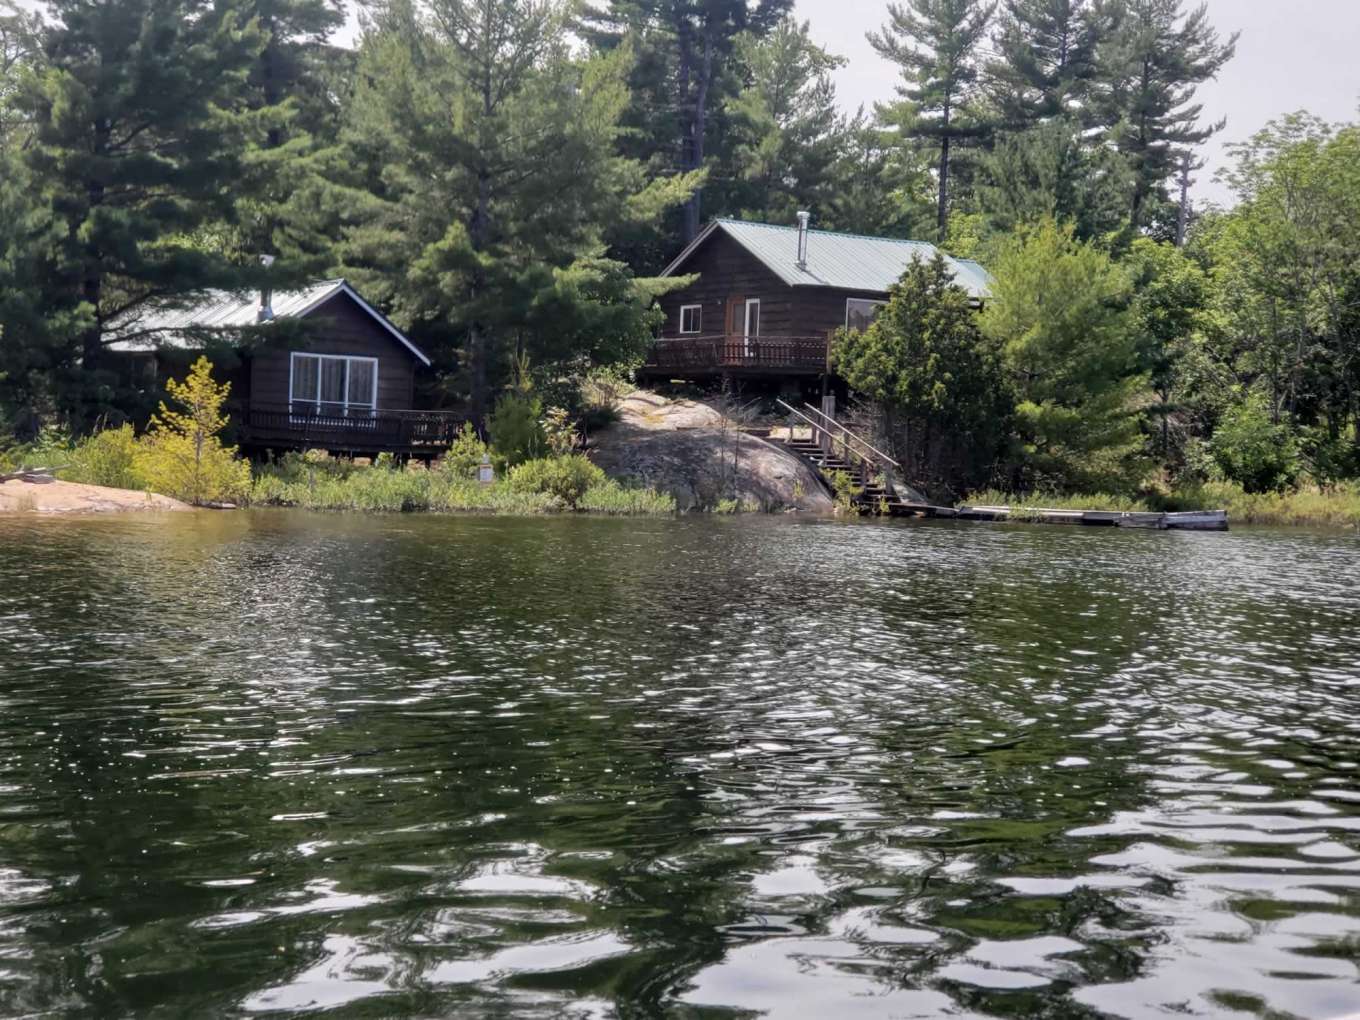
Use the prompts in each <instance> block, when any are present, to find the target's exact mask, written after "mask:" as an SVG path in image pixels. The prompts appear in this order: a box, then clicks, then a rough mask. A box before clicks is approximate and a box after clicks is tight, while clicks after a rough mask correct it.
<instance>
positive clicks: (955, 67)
mask: <svg viewBox="0 0 1360 1020" xmlns="http://www.w3.org/2000/svg"><path fill="white" fill-rule="evenodd" d="M995 10H996V4H995V3H994V2H993V3H987V2H984V0H906V3H905V4H904V5H900V4H889V5H888V15H889V21H888V23H887V24H886V25H884V26H883V28H882V30H881V31H879V32H871V33H869V36H868V38H869V42H870V44H871V45H872V46H873V47H874V49H875V50H877V51H878V52H879V54H881V55H882V56H884V57H886V58H887V59H889V60H891V61H893V63H895V64H897V65H898V66H899V67H900V68H901V69H902V77H903V84H902V85H899V86H898V92H899V94H900V95H901V96H902V97H903V98H904V99H905V100H906V101H907V103H908V104H910V109H911V112H912V113H913V114H914V116H913V118H912V120H911V122H910V126H909V127H908V128H907V130H908V132H909V134H910V136H911V137H913V138H920V139H928V140H929V141H931V142H932V143H934V144H935V145H936V146H938V153H939V163H938V169H937V185H938V197H937V201H936V223H935V225H936V230H937V232H938V236H939V237H940V239H944V238H945V237H946V236H947V235H948V232H949V205H950V176H951V173H952V172H953V166H952V162H951V160H952V158H953V153H954V148H955V145H956V143H964V142H968V141H975V140H977V139H978V138H981V137H983V136H984V135H985V134H986V133H987V131H988V126H987V123H986V119H985V117H984V114H983V111H982V104H981V103H980V101H979V96H978V94H977V87H976V86H977V82H978V76H979V65H978V49H979V45H980V44H981V42H982V41H983V38H984V37H985V35H986V31H987V25H988V22H989V21H990V20H991V17H992V14H993V12H994V11H995Z"/></svg>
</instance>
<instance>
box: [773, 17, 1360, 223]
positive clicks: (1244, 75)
mask: <svg viewBox="0 0 1360 1020" xmlns="http://www.w3.org/2000/svg"><path fill="white" fill-rule="evenodd" d="M1207 3H1208V6H1209V18H1210V20H1211V21H1212V22H1213V23H1214V26H1215V27H1216V28H1217V29H1218V30H1219V34H1220V35H1221V36H1222V37H1224V38H1225V39H1226V38H1227V37H1228V36H1229V35H1230V34H1231V33H1232V32H1234V31H1238V30H1240V31H1241V33H1242V37H1241V38H1240V39H1239V40H1238V43H1237V55H1236V56H1235V57H1234V58H1233V59H1232V60H1231V61H1229V62H1228V64H1227V66H1225V67H1224V68H1223V71H1222V73H1221V74H1220V75H1219V78H1218V80H1217V81H1211V82H1208V83H1206V84H1205V85H1204V86H1203V87H1202V88H1201V89H1200V91H1199V95H1198V97H1197V98H1198V99H1199V100H1200V101H1201V102H1203V104H1204V114H1205V120H1206V121H1216V120H1218V119H1220V118H1222V117H1227V118H1228V125H1227V127H1226V128H1224V130H1223V131H1222V132H1221V133H1220V134H1219V135H1217V136H1216V137H1215V138H1213V139H1211V140H1210V141H1209V142H1208V143H1207V144H1206V145H1205V147H1204V155H1205V156H1206V157H1207V158H1208V160H1209V165H1208V167H1206V168H1205V169H1204V170H1202V171H1200V173H1199V174H1198V178H1197V179H1198V181H1199V183H1198V185H1197V186H1196V188H1195V199H1196V201H1197V202H1204V201H1218V202H1226V201H1227V200H1228V193H1227V191H1226V189H1224V188H1223V187H1222V186H1220V185H1218V184H1215V183H1214V181H1213V173H1214V170H1216V169H1217V168H1218V167H1220V166H1222V165H1223V161H1224V159H1223V157H1224V154H1223V152H1222V146H1223V144H1224V142H1232V141H1241V140H1243V139H1245V138H1248V137H1250V136H1251V135H1252V134H1254V133H1255V132H1256V131H1257V130H1258V129H1260V128H1261V127H1262V126H1263V125H1264V124H1265V123H1266V121H1268V120H1270V119H1271V118H1273V117H1278V116H1280V115H1281V114H1284V113H1291V112H1293V111H1295V110H1299V109H1306V110H1308V111H1309V112H1310V113H1314V114H1317V115H1318V116H1319V117H1323V118H1325V119H1327V120H1331V121H1340V120H1346V121H1353V120H1356V119H1357V117H1358V116H1360V115H1357V109H1358V108H1360V0H1207ZM885 6H886V5H885V3H884V0H797V7H796V11H795V13H796V14H797V16H798V17H799V18H805V19H807V20H808V21H810V22H811V23H812V36H813V38H814V39H816V40H817V41H818V42H819V43H820V44H821V45H822V46H824V47H825V48H826V49H827V50H829V51H831V52H832V53H836V54H838V55H840V56H842V57H845V58H847V59H848V60H849V64H848V65H847V66H846V67H844V68H842V69H841V70H840V71H839V72H837V75H836V88H837V95H838V97H839V98H840V101H841V104H842V105H843V106H844V107H845V108H846V109H848V110H854V109H855V108H856V107H857V106H859V105H860V104H861V103H863V104H864V105H865V106H866V107H871V106H872V104H873V103H874V102H875V101H882V100H883V99H885V98H888V97H891V96H892V94H893V88H894V86H895V85H896V83H897V81H898V78H897V75H896V68H895V67H893V65H891V64H889V63H888V62H887V61H885V60H883V59H881V58H880V57H879V56H878V54H876V53H875V52H874V51H873V49H872V48H871V47H870V46H869V44H868V42H866V41H865V38H864V34H865V32H867V31H870V30H872V29H877V28H878V27H880V26H881V24H882V23H883V22H884V21H885V20H887V19H886V11H885ZM1191 7H1192V3H1191V2H1190V0H1187V2H1186V4H1185V9H1191Z"/></svg>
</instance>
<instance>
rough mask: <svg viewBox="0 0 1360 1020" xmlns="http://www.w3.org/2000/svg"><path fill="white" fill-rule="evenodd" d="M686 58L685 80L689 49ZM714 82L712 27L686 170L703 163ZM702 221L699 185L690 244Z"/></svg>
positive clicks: (691, 206)
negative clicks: (709, 93) (710, 96)
mask: <svg viewBox="0 0 1360 1020" xmlns="http://www.w3.org/2000/svg"><path fill="white" fill-rule="evenodd" d="M682 55H683V57H684V60H685V75H684V77H685V80H686V82H687V81H688V77H689V51H688V46H685V48H684V50H683V51H682ZM712 81H713V26H712V25H709V26H707V27H706V29H705V32H704V56H703V62H702V64H701V66H700V70H699V80H698V82H697V83H696V84H695V87H694V105H693V107H692V109H691V112H690V120H689V128H688V130H689V144H688V146H687V147H686V148H687V155H688V157H689V158H688V159H687V160H686V161H685V163H684V169H685V170H698V169H700V168H701V167H702V166H703V165H704V134H705V132H706V131H707V129H708V89H709V86H710V85H711V84H712ZM702 222H703V189H702V188H696V189H695V190H694V194H693V195H691V196H690V199H689V201H688V202H686V203H685V243H686V244H688V243H689V242H690V241H692V240H694V238H696V237H697V236H698V235H699V229H700V226H701V224H702Z"/></svg>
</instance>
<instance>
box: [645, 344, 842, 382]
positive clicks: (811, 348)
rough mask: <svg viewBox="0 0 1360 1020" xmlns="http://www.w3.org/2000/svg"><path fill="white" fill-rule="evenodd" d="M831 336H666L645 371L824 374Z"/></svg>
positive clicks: (679, 374)
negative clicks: (829, 337) (828, 337)
mask: <svg viewBox="0 0 1360 1020" xmlns="http://www.w3.org/2000/svg"><path fill="white" fill-rule="evenodd" d="M827 345H828V339H827V337H826V336H825V335H822V336H758V337H744V336H684V337H662V338H661V339H659V340H657V341H656V342H655V343H654V344H653V345H652V349H651V351H650V352H649V353H648V355H647V360H646V362H645V363H644V364H643V366H642V373H643V374H644V375H649V376H653V377H657V376H667V375H671V376H675V377H684V378H693V377H703V376H715V375H804V376H806V375H823V374H825V373H826V371H827Z"/></svg>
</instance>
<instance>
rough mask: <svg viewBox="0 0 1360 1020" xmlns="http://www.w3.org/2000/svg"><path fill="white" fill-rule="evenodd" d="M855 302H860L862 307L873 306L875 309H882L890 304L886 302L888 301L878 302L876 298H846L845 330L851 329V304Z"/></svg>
mask: <svg viewBox="0 0 1360 1020" xmlns="http://www.w3.org/2000/svg"><path fill="white" fill-rule="evenodd" d="M853 301H858V302H859V303H860V304H862V305H871V306H872V307H874V308H882V307H883V306H884V305H886V304H887V303H888V302H886V301H878V300H875V299H874V298H861V297H850V298H846V299H845V328H846V329H849V328H850V304H851V302H853Z"/></svg>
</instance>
